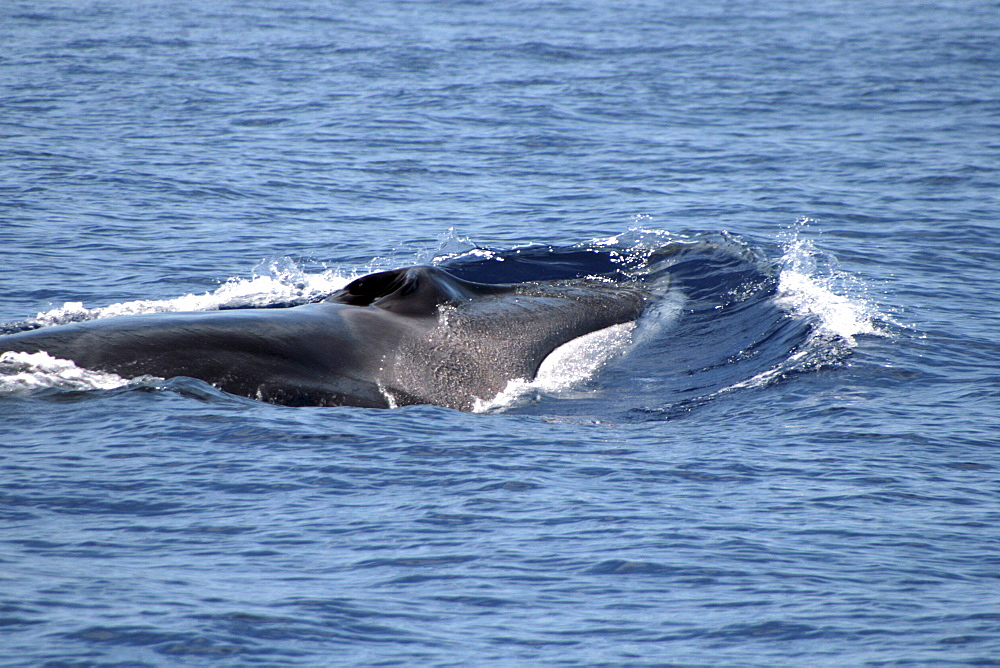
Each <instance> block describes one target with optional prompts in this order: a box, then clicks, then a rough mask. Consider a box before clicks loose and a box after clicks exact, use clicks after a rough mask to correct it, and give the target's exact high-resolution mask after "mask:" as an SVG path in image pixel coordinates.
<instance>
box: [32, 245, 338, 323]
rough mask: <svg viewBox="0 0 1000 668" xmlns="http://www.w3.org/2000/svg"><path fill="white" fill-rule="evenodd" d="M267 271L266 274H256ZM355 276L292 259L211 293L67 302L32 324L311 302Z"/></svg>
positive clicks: (232, 281) (232, 279) (277, 262)
mask: <svg viewBox="0 0 1000 668" xmlns="http://www.w3.org/2000/svg"><path fill="white" fill-rule="evenodd" d="M261 269H266V270H267V271H268V273H267V274H266V275H259V274H257V273H256V272H257V271H259V270H261ZM352 278H353V276H345V275H343V274H341V273H339V272H337V271H335V270H326V271H323V272H321V273H318V274H309V273H305V272H303V271H302V270H301V269H299V267H298V266H297V265H296V264H295V263H294V262H293V261H292V260H290V259H288V258H284V259H282V260H275V261H271V262H269V263H267V264H264V265H259V266H258V267H257V269H255V275H253V276H251V277H250V278H239V277H236V278H230V279H229V280H228V281H226V282H225V283H223V284H222V285H220V286H219V287H218V288H216V289H215V290H214V291H212V292H206V293H204V294H200V295H198V294H187V295H182V296H180V297H174V298H172V299H140V300H135V301H128V302H121V303H118V304H111V305H109V306H100V307H95V308H85V307H84V305H83V303H81V302H66V303H65V304H63V306H62V307H60V308H56V309H52V310H50V311H45V312H42V313H39V314H38V315H37V316H35V318H33V319H31V320H30V321H29V322H34V323H37V324H40V325H43V326H49V325H61V324H65V323H68V322H79V321H83V320H97V319H100V318H112V317H115V316H121V315H137V314H141V313H166V312H174V311H214V310H217V309H220V308H241V307H245V308H252V307H261V306H267V305H269V304H276V303H281V302H289V301H302V302H305V301H309V300H310V299H313V298H318V297H321V296H323V295H326V294H329V293H331V292H333V291H335V290H338V289H340V288H342V287H343V286H344V285H346V284H347V283H348V282H349V281H350V280H351V279H352Z"/></svg>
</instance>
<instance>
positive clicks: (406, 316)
mask: <svg viewBox="0 0 1000 668" xmlns="http://www.w3.org/2000/svg"><path fill="white" fill-rule="evenodd" d="M649 297H650V295H649V293H648V291H647V290H645V289H644V288H643V287H642V286H641V285H639V284H637V283H634V282H627V283H622V282H609V281H600V280H592V279H576V280H561V281H539V282H530V283H514V284H485V283H475V282H471V281H466V280H462V279H459V278H457V277H455V276H453V275H451V274H449V273H448V272H447V271H445V270H443V269H440V268H437V267H432V266H416V267H408V268H403V269H396V270H392V271H384V272H379V273H374V274H369V275H367V276H362V277H360V278H358V279H356V280H354V281H352V282H351V283H349V284H348V285H346V286H345V287H344V288H342V289H341V290H338V291H337V292H335V293H333V294H331V295H330V296H328V297H327V298H326V299H324V300H323V301H321V302H316V303H311V304H303V305H299V306H293V307H288V308H274V309H253V308H250V309H234V310H227V311H197V312H180V313H154V314H144V315H133V316H118V317H112V318H106V319H100V320H91V321H87V322H81V323H72V324H65V325H57V326H52V327H44V328H41V329H36V330H32V331H26V332H20V333H16V334H9V335H6V336H0V352H2V351H19V352H28V353H35V352H46V353H48V354H49V355H51V356H53V357H57V358H61V359H68V360H72V361H73V362H74V363H75V364H76V365H77V366H80V367H83V368H86V369H93V370H98V371H107V372H112V373H115V374H117V375H119V376H122V377H124V378H137V377H140V376H147V375H148V376H158V377H162V378H172V377H177V376H188V377H192V378H197V379H200V380H202V381H205V382H207V383H210V384H212V385H214V386H215V387H217V388H219V389H221V390H223V391H225V392H229V393H231V394H236V395H242V396H246V397H250V398H252V399H258V400H262V401H268V402H271V403H277V404H285V405H294V406H303V405H317V406H344V405H347V406H361V407H372V408H388V407H392V406H401V405H408V404H435V405H439V406H446V407H450V408H455V409H459V410H471V409H472V408H473V407H474V406H475V404H476V401H477V400H490V399H492V398H494V397H496V396H497V395H498V394H499V393H500V392H501V391H503V390H504V388H505V387H506V386H507V383H508V382H509V381H510V380H514V379H526V380H530V379H532V378H534V376H535V374H536V372H537V371H538V368H539V366H540V365H541V363H542V361H543V360H544V359H545V357H547V356H548V355H549V353H551V352H552V351H553V350H555V349H556V348H558V347H559V346H560V345H562V344H564V343H566V342H568V341H570V340H572V339H575V338H577V337H580V336H583V335H585V334H588V333H590V332H594V331H597V330H600V329H604V328H606V327H610V326H612V325H617V324H621V323H625V322H630V321H634V320H635V319H636V318H638V317H639V315H641V313H642V312H643V310H644V309H645V307H646V305H647V302H648V300H649Z"/></svg>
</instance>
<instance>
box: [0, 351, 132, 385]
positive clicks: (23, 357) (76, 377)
mask: <svg viewBox="0 0 1000 668" xmlns="http://www.w3.org/2000/svg"><path fill="white" fill-rule="evenodd" d="M129 382H130V381H128V380H126V379H124V378H121V377H120V376H116V375H115V374H113V373H105V372H103V371H91V370H89V369H81V368H80V367H78V366H76V365H75V364H73V362H70V361H69V360H62V359H58V358H55V357H52V356H51V355H49V354H48V353H45V352H41V353H19V352H11V351H8V352H5V353H3V354H0V394H18V393H21V392H30V391H32V390H37V389H40V388H56V389H60V390H68V391H73V390H75V391H82V390H113V389H115V388H117V387H123V386H125V385H128V384H129Z"/></svg>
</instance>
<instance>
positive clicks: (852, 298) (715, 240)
mask: <svg viewBox="0 0 1000 668" xmlns="http://www.w3.org/2000/svg"><path fill="white" fill-rule="evenodd" d="M385 262H386V261H385V259H384V258H376V259H373V260H372V262H371V263H370V265H369V266H368V267H367V268H350V269H344V268H338V269H329V270H324V271H321V272H317V273H308V272H305V271H303V270H302V269H301V268H300V267H299V266H298V265H297V264H296V263H295V262H294V261H293V260H291V259H289V258H281V259H278V260H273V261H269V262H266V263H263V264H262V265H260V266H258V267H257V268H256V269H255V270H254V272H253V273H252V274H251V276H249V277H247V278H240V277H236V278H231V279H229V280H228V281H226V282H225V283H223V284H222V285H220V286H219V287H218V288H216V289H215V290H214V291H210V292H206V293H203V294H187V295H181V296H178V297H174V298H170V299H162V300H142V299H140V300H134V301H127V302H122V303H118V304H110V305H107V306H101V307H94V308H85V307H84V306H83V305H82V304H80V303H67V304H65V305H63V306H62V307H60V308H56V309H52V310H49V311H45V312H42V313H39V314H37V315H36V316H34V317H33V318H29V319H27V320H24V321H21V322H17V323H8V324H6V325H0V332H2V333H11V332H16V331H22V330H26V329H34V328H38V327H48V326H52V325H59V324H65V323H70V322H78V321H81V320H92V319H99V318H109V317H116V316H120V315H135V314H143V313H160V312H169V311H206V310H219V309H234V308H281V307H288V306H295V305H298V304H304V303H309V302H313V301H318V300H321V299H323V298H324V297H325V296H327V295H329V294H330V293H332V292H334V291H336V290H338V289H339V288H341V287H343V286H344V285H345V284H347V283H348V282H349V281H350V280H352V279H353V278H355V277H357V276H358V275H360V274H363V273H366V272H367V271H368V270H370V269H371V268H372V265H374V264H385ZM411 263H430V264H436V265H439V266H441V267H442V268H444V269H446V270H447V271H449V272H450V273H452V274H454V275H456V276H458V277H459V278H463V279H466V280H472V281H477V282H482V283H510V282H528V281H545V280H568V279H575V278H583V277H589V278H593V279H598V280H606V281H641V282H643V283H644V285H646V286H647V288H648V289H649V290H651V291H652V292H653V293H654V294H655V295H656V306H655V307H654V308H651V309H649V310H648V311H647V313H646V314H644V315H643V317H642V318H640V320H639V321H638V322H636V323H628V324H626V325H619V326H615V327H612V328H608V329H607V330H601V331H599V332H594V333H592V334H590V335H587V336H585V337H581V338H580V339H577V340H574V341H571V342H570V343H568V344H566V345H564V346H562V347H561V348H560V349H557V350H556V351H555V352H554V353H553V354H552V355H550V356H549V358H547V359H546V360H545V362H544V363H543V364H542V367H541V368H540V369H539V372H538V374H537V375H536V377H535V378H533V379H519V380H516V381H512V382H511V383H510V384H509V385H508V387H507V388H506V389H505V390H504V392H502V393H501V394H500V395H499V396H497V397H494V398H492V399H489V400H483V401H481V402H479V404H478V405H477V407H476V409H477V410H478V411H481V412H503V411H514V412H528V413H534V412H542V413H545V412H550V411H557V412H560V413H570V414H575V415H591V414H607V412H608V411H609V410H610V411H612V412H613V413H615V414H617V415H633V416H638V417H639V418H640V419H657V418H668V419H669V418H671V417H673V416H676V415H677V414H678V412H685V411H688V410H690V409H691V408H692V407H693V406H696V405H698V404H700V403H704V402H707V401H710V400H712V399H713V398H716V397H719V396H721V395H724V394H729V393H732V392H737V391H740V390H744V389H748V388H762V387H767V386H768V385H771V384H773V383H776V382H779V381H781V380H783V379H787V378H789V377H792V376H794V375H796V374H799V373H807V372H812V371H815V370H817V369H821V368H825V367H829V366H832V365H837V364H840V363H842V362H843V360H844V359H845V358H846V357H847V356H848V355H850V352H851V350H852V349H853V348H854V347H855V346H856V345H857V337H858V336H861V335H882V334H884V332H883V331H882V330H880V329H879V327H878V326H877V322H878V321H879V319H880V315H879V313H878V310H877V308H876V307H875V306H874V305H873V304H872V303H870V302H869V301H867V300H866V299H864V298H863V297H861V296H859V294H858V293H859V292H860V291H859V290H858V289H857V288H858V287H859V286H860V283H859V282H858V281H857V280H856V279H854V278H853V277H851V276H850V275H849V274H846V273H845V272H841V271H839V270H838V269H836V265H835V260H834V259H833V258H832V256H830V255H828V254H825V253H823V252H821V251H819V250H818V249H817V248H816V247H815V246H814V244H812V242H810V241H809V240H806V239H803V238H802V237H801V235H800V234H799V233H798V232H797V231H796V232H795V233H793V234H791V235H789V236H788V238H786V239H784V240H782V241H777V242H769V243H760V242H757V243H752V242H750V241H748V240H746V239H743V238H740V237H738V236H736V235H732V234H728V233H725V232H721V233H703V234H694V235H674V234H670V233H668V232H664V231H660V230H645V229H635V230H630V231H628V232H626V233H624V234H621V235H617V236H613V237H608V238H602V239H594V240H590V241H587V242H584V243H580V244H576V245H572V246H549V245H530V246H524V247H518V248H513V249H504V250H497V249H489V248H483V247H480V246H476V245H475V244H473V243H472V242H471V241H469V240H467V239H464V238H462V237H460V236H458V235H457V234H455V233H454V232H453V231H450V232H449V234H448V235H447V236H446V237H445V238H444V239H443V240H442V241H441V244H440V246H439V248H438V249H436V250H435V251H433V252H431V253H422V254H417V255H415V256H414V257H412V258H409V261H407V260H406V259H402V260H400V261H399V262H398V263H397V264H398V265H405V264H411ZM131 383H132V384H134V385H137V386H142V387H149V382H148V380H145V381H131ZM128 385H129V381H124V380H123V379H121V378H118V377H117V376H113V374H102V373H99V372H92V371H86V370H82V369H78V368H76V367H75V366H74V365H73V364H72V363H71V362H65V361H62V360H53V359H52V358H50V357H48V356H47V355H43V356H37V355H35V356H32V355H24V354H20V353H5V354H4V355H3V357H2V358H0V395H4V394H8V395H9V394H23V393H25V392H33V391H36V390H38V389H39V388H48V389H50V390H55V391H60V390H72V391H81V390H83V391H97V392H100V391H102V390H106V389H112V388H120V387H123V386H128ZM160 386H161V387H164V388H168V389H169V388H171V387H172V384H169V383H168V384H161V385H160ZM206 396H211V397H213V398H214V397H217V396H218V395H217V393H209V394H207V395H206Z"/></svg>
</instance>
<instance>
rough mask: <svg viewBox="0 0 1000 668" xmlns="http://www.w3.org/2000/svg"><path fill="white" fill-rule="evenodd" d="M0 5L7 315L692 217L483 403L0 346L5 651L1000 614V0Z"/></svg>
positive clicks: (504, 647) (477, 263) (524, 655)
mask: <svg viewBox="0 0 1000 668" xmlns="http://www.w3.org/2000/svg"><path fill="white" fill-rule="evenodd" d="M0 44H2V45H3V48H2V49H0V254H2V258H3V269H2V271H0V295H2V299H0V322H3V323H16V322H24V321H28V322H31V323H34V324H43V325H48V324H53V323H58V322H66V321H70V320H74V319H81V318H92V317H108V316H113V315H115V314H117V313H124V312H148V311H156V310H188V309H208V308H228V307H234V306H261V305H269V304H275V303H283V302H294V301H296V300H303V299H308V298H311V297H312V296H314V295H317V294H321V293H323V292H324V291H329V290H332V289H335V288H336V287H337V286H339V285H342V284H343V283H344V282H345V281H346V280H347V279H348V278H350V277H352V276H356V275H358V274H360V273H364V272H366V271H369V270H373V269H385V268H390V267H396V266H406V265H408V264H412V263H415V262H431V261H436V262H442V263H445V264H448V263H450V266H454V267H460V268H462V270H463V271H468V272H473V273H475V272H490V271H499V272H500V276H499V278H504V277H505V276H506V277H508V278H509V277H510V276H511V275H512V274H511V273H509V272H516V271H517V262H516V259H517V258H519V257H520V258H528V260H527V262H528V266H532V265H531V262H534V261H535V260H538V261H539V262H541V263H542V264H543V265H545V266H547V267H549V268H551V267H553V266H557V265H553V264H552V263H551V262H548V263H546V262H545V261H543V260H544V258H543V256H545V255H546V254H548V255H549V256H552V255H557V256H559V257H565V254H567V253H570V254H571V253H574V252H590V251H594V252H612V251H614V252H616V253H619V254H620V255H622V256H624V257H626V258H630V260H629V261H631V262H633V264H632V265H630V266H631V267H632V269H637V268H639V269H641V266H643V265H642V257H644V256H643V253H644V252H647V251H649V249H651V248H654V247H662V246H665V245H676V244H681V245H683V246H684V248H685V249H686V250H685V251H684V252H683V253H681V254H680V256H679V259H677V261H675V262H674V263H673V264H672V265H671V267H672V268H671V271H672V272H673V274H674V275H673V280H674V283H673V287H672V288H671V292H670V293H669V294H668V296H667V297H666V298H665V299H664V302H663V303H664V306H663V307H662V308H659V309H657V310H655V311H653V312H651V313H650V314H647V316H646V317H644V318H643V319H642V320H641V321H640V322H639V323H638V325H637V326H636V329H635V330H634V331H633V332H632V337H631V339H630V340H629V341H628V342H626V343H621V344H619V345H617V347H615V350H614V351H613V352H614V354H613V355H612V356H611V357H610V358H608V359H606V360H603V362H602V363H601V364H597V365H596V366H597V367H599V368H596V370H595V369H593V368H591V372H592V373H589V375H585V377H581V378H579V379H577V380H576V381H573V382H568V383H562V384H560V383H554V384H551V383H550V384H545V383H538V382H536V383H534V384H528V385H527V386H525V387H522V388H520V390H519V391H518V392H515V393H513V394H512V395H510V396H507V397H504V398H503V401H499V402H497V403H496V404H494V405H491V406H487V407H484V408H483V411H484V412H481V413H461V412H457V411H453V410H449V409H444V408H437V407H428V406H418V407H408V408H402V409H394V410H367V409H354V408H341V409H331V408H287V407H280V406H272V405H269V404H263V403H258V402H254V401H250V400H246V399H241V398H235V397H230V396H228V395H225V394H223V393H221V392H218V391H216V390H214V389H213V388H211V387H209V386H207V385H204V384H201V383H198V382H195V381H187V380H183V379H181V380H173V381H165V382H164V381H159V382H156V381H142V382H132V383H120V382H116V381H114V379H108V378H103V377H93V376H92V375H87V374H85V373H83V372H79V370H76V371H74V370H73V369H70V368H66V367H58V366H53V364H54V363H49V362H46V363H43V362H39V361H38V360H34V361H31V360H23V359H21V360H18V359H6V360H5V361H3V362H0V367H2V368H0V410H2V415H3V417H2V418H0V438H2V441H0V442H2V445H0V476H2V478H0V624H2V629H0V663H3V664H4V665H43V664H46V663H49V664H53V665H108V664H123V665H145V664H148V665H205V664H213V665H217V664H220V663H223V664H230V665H248V664H264V665H329V664H339V665H355V664H420V665H450V664H473V665H511V664H514V665H518V664H520V665H533V664H571V665H582V664H587V665H594V664H617V665H646V664H669V663H677V664H695V665H706V664H711V665H719V664H722V665H733V664H739V665H831V666H834V665H835V666H841V665H862V664H873V665H880V664H904V665H905V664H912V665H931V664H946V665H969V664H977V663H978V664H986V663H994V662H996V661H997V659H998V657H1000V529H998V528H997V527H998V523H1000V483H998V479H1000V452H998V446H1000V436H998V428H1000V420H998V418H997V414H998V413H1000V401H998V398H1000V336H998V334H997V332H998V331H1000V300H998V298H997V297H996V290H995V286H996V284H997V277H998V273H997V267H998V266H1000V244H998V243H997V240H996V239H997V232H998V230H1000V195H998V194H1000V120H998V119H1000V97H998V94H997V93H998V91H1000V74H998V72H1000V5H998V4H997V3H996V2H990V1H985V0H978V1H973V0H957V1H954V2H944V1H941V2H923V3H903V4H900V3H895V2H888V1H887V0H876V1H875V2H868V3H841V2H832V1H827V0H820V1H818V2H814V3H808V4H807V5H805V6H802V7H798V8H786V7H779V6H778V5H775V4H773V3H763V2H747V3H739V4H733V3H723V2H697V3H695V2H678V3H671V4H667V5H665V4H663V3H647V4H644V3H627V4H625V3H576V4H571V3H567V2H545V3H543V2H516V3H500V4H498V3H483V4H481V3H476V2H435V3H417V2H412V3H411V2H407V3H321V2H286V3H276V2H264V1H260V2H244V3H222V2H215V3H193V2H175V3H169V4H154V3H133V4H131V5H125V4H122V3H99V2H75V3H55V2H46V1H33V2H19V1H17V0H13V1H10V2H6V3H4V4H3V5H2V6H0ZM477 248H478V249H480V250H475V249H477ZM549 248H551V249H552V250H551V251H549V250H548V249H549ZM497 257H503V258H505V260H506V262H505V266H504V268H503V269H502V270H497V265H498V264H499V263H497V262H496V258H497ZM539 258H543V259H542V260H539ZM551 259H552V258H551V257H548V260H551ZM536 268H537V267H536ZM592 361H593V360H592ZM592 366H593V365H592ZM560 379H562V380H565V374H564V375H563V376H560Z"/></svg>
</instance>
